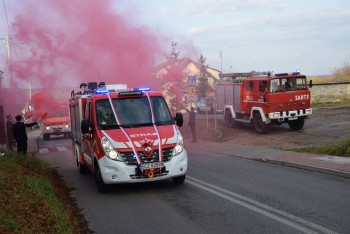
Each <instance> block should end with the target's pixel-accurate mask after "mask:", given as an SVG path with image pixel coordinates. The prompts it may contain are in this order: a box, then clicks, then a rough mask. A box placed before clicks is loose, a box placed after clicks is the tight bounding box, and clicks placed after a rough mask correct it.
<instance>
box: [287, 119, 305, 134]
mask: <svg viewBox="0 0 350 234" xmlns="http://www.w3.org/2000/svg"><path fill="white" fill-rule="evenodd" d="M304 122H305V119H304V118H298V119H297V120H290V121H288V125H289V127H290V128H291V129H292V130H294V131H296V130H300V129H302V128H303V127H304Z"/></svg>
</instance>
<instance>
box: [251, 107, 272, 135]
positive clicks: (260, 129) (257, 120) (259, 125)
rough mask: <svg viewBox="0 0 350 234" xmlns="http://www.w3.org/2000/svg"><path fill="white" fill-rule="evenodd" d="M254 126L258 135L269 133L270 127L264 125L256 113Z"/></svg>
mask: <svg viewBox="0 0 350 234" xmlns="http://www.w3.org/2000/svg"><path fill="white" fill-rule="evenodd" d="M253 126H254V129H255V131H256V132H257V133H259V134H265V133H267V132H268V129H269V126H268V125H267V124H265V123H264V121H263V120H262V118H261V115H260V113H259V112H257V111H255V112H254V114H253Z"/></svg>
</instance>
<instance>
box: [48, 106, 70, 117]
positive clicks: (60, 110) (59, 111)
mask: <svg viewBox="0 0 350 234" xmlns="http://www.w3.org/2000/svg"><path fill="white" fill-rule="evenodd" d="M61 116H69V111H68V107H57V108H56V109H53V110H50V111H49V112H48V113H47V116H46V117H49V118H50V117H51V118H52V117H61Z"/></svg>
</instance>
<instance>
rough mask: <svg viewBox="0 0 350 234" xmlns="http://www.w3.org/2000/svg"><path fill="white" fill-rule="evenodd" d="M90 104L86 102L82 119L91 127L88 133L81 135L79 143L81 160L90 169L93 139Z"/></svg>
mask: <svg viewBox="0 0 350 234" xmlns="http://www.w3.org/2000/svg"><path fill="white" fill-rule="evenodd" d="M92 109H93V108H92V102H91V100H89V101H87V102H86V103H85V112H84V118H83V119H86V120H89V122H90V123H91V127H90V128H89V132H87V133H85V134H84V135H83V139H82V141H81V144H82V153H83V158H84V160H85V162H86V165H87V166H88V167H89V168H90V169H92V168H93V167H92V166H93V165H92V164H93V155H94V154H93V139H94V132H93V131H94V127H93V124H92V123H93V114H92Z"/></svg>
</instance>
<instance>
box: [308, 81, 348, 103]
mask: <svg viewBox="0 0 350 234" xmlns="http://www.w3.org/2000/svg"><path fill="white" fill-rule="evenodd" d="M310 90H311V102H312V103H325V102H337V101H340V100H343V99H350V82H329V83H318V84H313V85H312V88H310Z"/></svg>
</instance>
